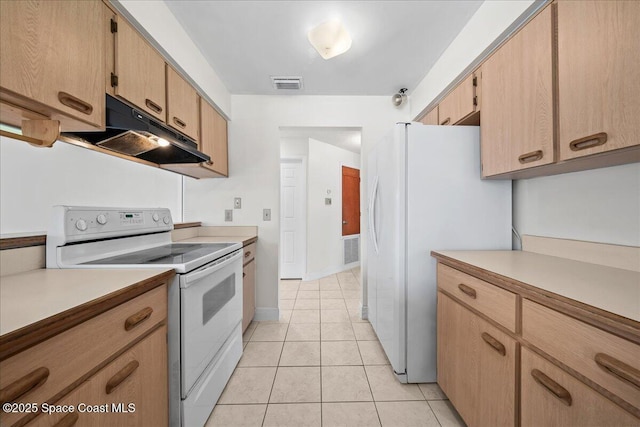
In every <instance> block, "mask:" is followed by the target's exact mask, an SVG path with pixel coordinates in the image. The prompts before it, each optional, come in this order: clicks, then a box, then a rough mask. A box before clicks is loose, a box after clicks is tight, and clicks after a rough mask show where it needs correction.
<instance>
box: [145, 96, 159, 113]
mask: <svg viewBox="0 0 640 427" xmlns="http://www.w3.org/2000/svg"><path fill="white" fill-rule="evenodd" d="M144 103H145V104H147V107H149V108H151V109H152V110H153V111H155V112H156V113H158V114H159V113H162V107H161V106H159V105H158V104H156V103H155V102H153V101H152V100H150V99H149V98H147V99H146V100H145V101H144Z"/></svg>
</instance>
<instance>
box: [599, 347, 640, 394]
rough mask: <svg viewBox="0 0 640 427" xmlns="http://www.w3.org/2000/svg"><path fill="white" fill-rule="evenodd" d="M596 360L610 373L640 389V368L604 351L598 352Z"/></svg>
mask: <svg viewBox="0 0 640 427" xmlns="http://www.w3.org/2000/svg"><path fill="white" fill-rule="evenodd" d="M594 360H595V362H596V364H597V365H598V366H599V367H600V368H602V369H604V371H605V372H607V373H608V374H611V375H613V376H615V377H618V378H619V379H621V380H623V381H626V382H628V383H631V384H633V385H634V386H636V387H637V388H639V389H640V371H639V370H638V369H636V368H634V367H633V366H629V365H627V364H626V363H624V362H621V361H619V360H618V359H616V358H615V357H611V356H609V355H608V354H604V353H598V354H596V357H595V358H594Z"/></svg>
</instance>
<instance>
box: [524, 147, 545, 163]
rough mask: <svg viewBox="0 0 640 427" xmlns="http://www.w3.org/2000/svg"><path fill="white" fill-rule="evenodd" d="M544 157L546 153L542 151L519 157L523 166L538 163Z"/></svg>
mask: <svg viewBox="0 0 640 427" xmlns="http://www.w3.org/2000/svg"><path fill="white" fill-rule="evenodd" d="M543 157H544V153H543V152H542V150H536V151H532V152H530V153H526V154H523V155H521V156H520V157H518V161H519V162H520V163H522V164H523V165H524V164H526V163H531V162H537V161H538V160H541V159H542V158H543Z"/></svg>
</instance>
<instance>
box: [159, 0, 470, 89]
mask: <svg viewBox="0 0 640 427" xmlns="http://www.w3.org/2000/svg"><path fill="white" fill-rule="evenodd" d="M165 2H166V4H167V6H168V7H169V9H170V10H171V11H172V13H173V14H174V15H175V16H176V18H177V19H178V21H179V22H180V23H181V25H182V26H183V27H184V28H185V30H186V32H187V34H189V36H190V37H191V38H192V39H193V41H194V42H195V44H196V45H197V46H198V47H199V49H200V50H201V51H202V53H203V54H204V56H205V58H206V59H207V60H208V61H209V63H210V64H211V66H212V67H213V69H214V70H215V71H216V72H217V73H218V75H219V76H220V78H221V79H222V81H223V82H224V83H225V85H226V86H227V88H228V89H229V91H230V92H231V93H234V94H276V93H279V94H283V93H284V94H308V95H309V94H311V95H389V96H390V95H392V94H393V93H395V92H397V91H398V89H400V88H402V87H406V88H408V89H409V93H411V91H412V90H413V89H414V88H415V87H416V85H417V84H418V83H419V82H420V81H421V80H422V78H423V77H424V76H425V75H426V74H427V72H428V71H429V69H430V68H431V67H432V66H433V64H434V63H435V62H436V60H437V59H438V58H439V57H440V55H441V54H442V52H443V51H444V50H445V49H446V48H447V46H449V44H450V43H451V41H452V40H453V39H454V38H455V36H456V35H457V34H458V33H459V32H460V30H461V29H462V28H463V27H464V25H465V24H466V23H467V21H468V20H469V19H470V18H471V16H472V15H473V14H474V13H475V11H476V10H477V9H478V7H480V5H481V4H482V1H476V0H463V1H435V0H434V1H192V0H182V1H178V0H165ZM334 18H339V19H341V20H342V22H343V23H344V24H345V26H346V28H347V29H348V31H349V32H350V34H351V37H352V39H353V44H352V47H351V50H349V51H348V52H347V53H345V54H343V55H340V56H338V57H335V58H333V59H329V60H324V59H322V58H321V57H320V55H319V54H318V53H317V52H316V51H315V49H314V48H313V47H312V46H311V45H310V44H309V42H308V40H307V32H308V31H309V29H311V28H313V27H314V26H316V25H318V24H321V23H323V22H325V21H327V20H329V19H334ZM270 76H302V77H303V84H304V88H303V89H302V90H300V91H290V90H289V91H282V90H280V91H276V90H275V89H274V88H273V87H272V84H271V79H270Z"/></svg>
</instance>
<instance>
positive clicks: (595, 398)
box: [521, 348, 640, 427]
mask: <svg viewBox="0 0 640 427" xmlns="http://www.w3.org/2000/svg"><path fill="white" fill-rule="evenodd" d="M521 372H522V379H521V389H522V396H521V401H522V409H521V413H522V416H521V420H522V421H521V425H522V427H538V426H576V427H578V426H580V427H584V426H594V427H595V426H598V427H600V426H619V427H622V426H638V425H639V424H640V420H638V419H637V418H635V417H634V416H633V415H631V414H629V413H628V412H626V411H624V410H623V409H621V408H620V407H619V406H617V405H615V404H614V403H612V402H611V401H610V400H608V399H606V398H604V397H603V396H602V395H600V394H598V393H597V392H596V391H594V390H593V389H591V388H589V387H587V386H586V385H584V384H583V383H581V382H580V381H578V380H577V379H575V378H574V377H572V376H571V375H569V374H567V373H566V372H564V371H563V370H562V369H560V368H558V367H557V366H555V365H553V364H551V363H550V362H548V361H546V360H545V359H543V358H542V357H540V356H538V355H537V354H535V353H534V352H532V351H531V350H529V349H526V348H523V349H522V365H521Z"/></svg>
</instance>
